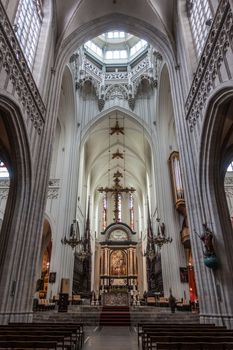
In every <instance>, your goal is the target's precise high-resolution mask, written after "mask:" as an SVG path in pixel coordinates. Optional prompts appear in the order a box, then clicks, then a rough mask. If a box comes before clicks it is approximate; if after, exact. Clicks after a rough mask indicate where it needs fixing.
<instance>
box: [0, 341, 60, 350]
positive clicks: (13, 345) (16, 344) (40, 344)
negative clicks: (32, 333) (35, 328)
mask: <svg viewBox="0 0 233 350" xmlns="http://www.w3.org/2000/svg"><path fill="white" fill-rule="evenodd" d="M9 348H10V349H16V350H22V349H47V350H52V349H55V350H57V342H53V341H47V342H46V341H29V342H26V341H1V340H0V349H9Z"/></svg>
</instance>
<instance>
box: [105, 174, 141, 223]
mask: <svg viewBox="0 0 233 350" xmlns="http://www.w3.org/2000/svg"><path fill="white" fill-rule="evenodd" d="M120 177H123V175H122V173H121V172H120V171H117V172H116V173H114V175H113V182H114V185H113V186H112V187H99V188H98V191H99V192H100V193H103V192H105V193H109V192H110V193H112V195H113V196H114V210H113V213H114V218H113V221H114V222H115V223H117V222H120V215H119V213H120V209H119V200H120V199H119V195H120V194H121V193H132V192H134V191H136V190H135V188H133V187H123V186H121V184H120V181H121V180H120V179H119V178H120Z"/></svg>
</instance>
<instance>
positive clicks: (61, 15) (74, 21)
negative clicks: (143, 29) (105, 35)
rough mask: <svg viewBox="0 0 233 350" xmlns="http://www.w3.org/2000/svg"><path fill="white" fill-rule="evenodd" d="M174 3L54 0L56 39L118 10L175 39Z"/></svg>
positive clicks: (158, 0)
mask: <svg viewBox="0 0 233 350" xmlns="http://www.w3.org/2000/svg"><path fill="white" fill-rule="evenodd" d="M174 4H175V1H174V0H127V1H125V0H85V1H84V0H66V1H63V0H55V7H56V8H55V13H56V22H57V39H58V40H59V41H61V40H62V39H64V38H65V37H67V36H68V35H69V34H71V33H72V32H74V31H75V30H76V29H77V28H79V27H80V26H81V25H83V24H86V23H89V22H91V21H92V20H94V19H97V18H100V17H102V16H106V15H109V16H110V15H112V14H116V13H117V14H123V15H127V16H130V17H134V18H138V19H139V20H141V21H144V22H145V23H148V24H150V25H153V26H154V27H155V28H156V29H158V30H159V31H161V32H162V33H164V34H165V35H166V36H167V37H169V38H172V36H173V35H172V33H173V22H174V13H175V11H174V8H175V5H174ZM119 25H120V23H119ZM97 34H99V33H97Z"/></svg>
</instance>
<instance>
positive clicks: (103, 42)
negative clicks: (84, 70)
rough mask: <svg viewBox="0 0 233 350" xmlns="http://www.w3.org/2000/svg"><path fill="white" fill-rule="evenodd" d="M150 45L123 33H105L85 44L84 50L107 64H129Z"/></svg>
mask: <svg viewBox="0 0 233 350" xmlns="http://www.w3.org/2000/svg"><path fill="white" fill-rule="evenodd" d="M147 45H148V43H147V42H146V41H145V40H143V39H139V38H138V37H136V36H133V35H131V34H129V33H125V32H122V31H112V32H107V33H104V34H102V35H100V36H98V37H96V38H94V39H92V40H89V41H87V42H86V43H85V44H84V48H85V49H86V50H87V51H88V52H89V53H90V54H91V55H93V56H95V57H96V58H97V59H99V60H101V61H103V62H105V63H109V62H111V63H114V64H115V63H117V62H119V63H127V62H129V61H130V60H131V59H133V58H134V57H135V56H136V55H139V54H141V52H142V51H143V50H145V49H146V47H147Z"/></svg>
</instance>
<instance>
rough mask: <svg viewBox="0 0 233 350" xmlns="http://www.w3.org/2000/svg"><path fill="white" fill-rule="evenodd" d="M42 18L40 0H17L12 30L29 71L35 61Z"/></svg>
mask: <svg viewBox="0 0 233 350" xmlns="http://www.w3.org/2000/svg"><path fill="white" fill-rule="evenodd" d="M42 18H43V17H42V3H41V0H19V5H18V9H17V13H16V17H15V23H14V29H15V32H16V36H17V38H18V40H19V43H20V45H21V48H22V50H23V52H24V55H25V58H26V60H27V63H28V65H29V67H30V68H31V69H32V67H33V64H34V61H35V55H36V49H37V45H38V41H39V36H40V29H41V25H42Z"/></svg>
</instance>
